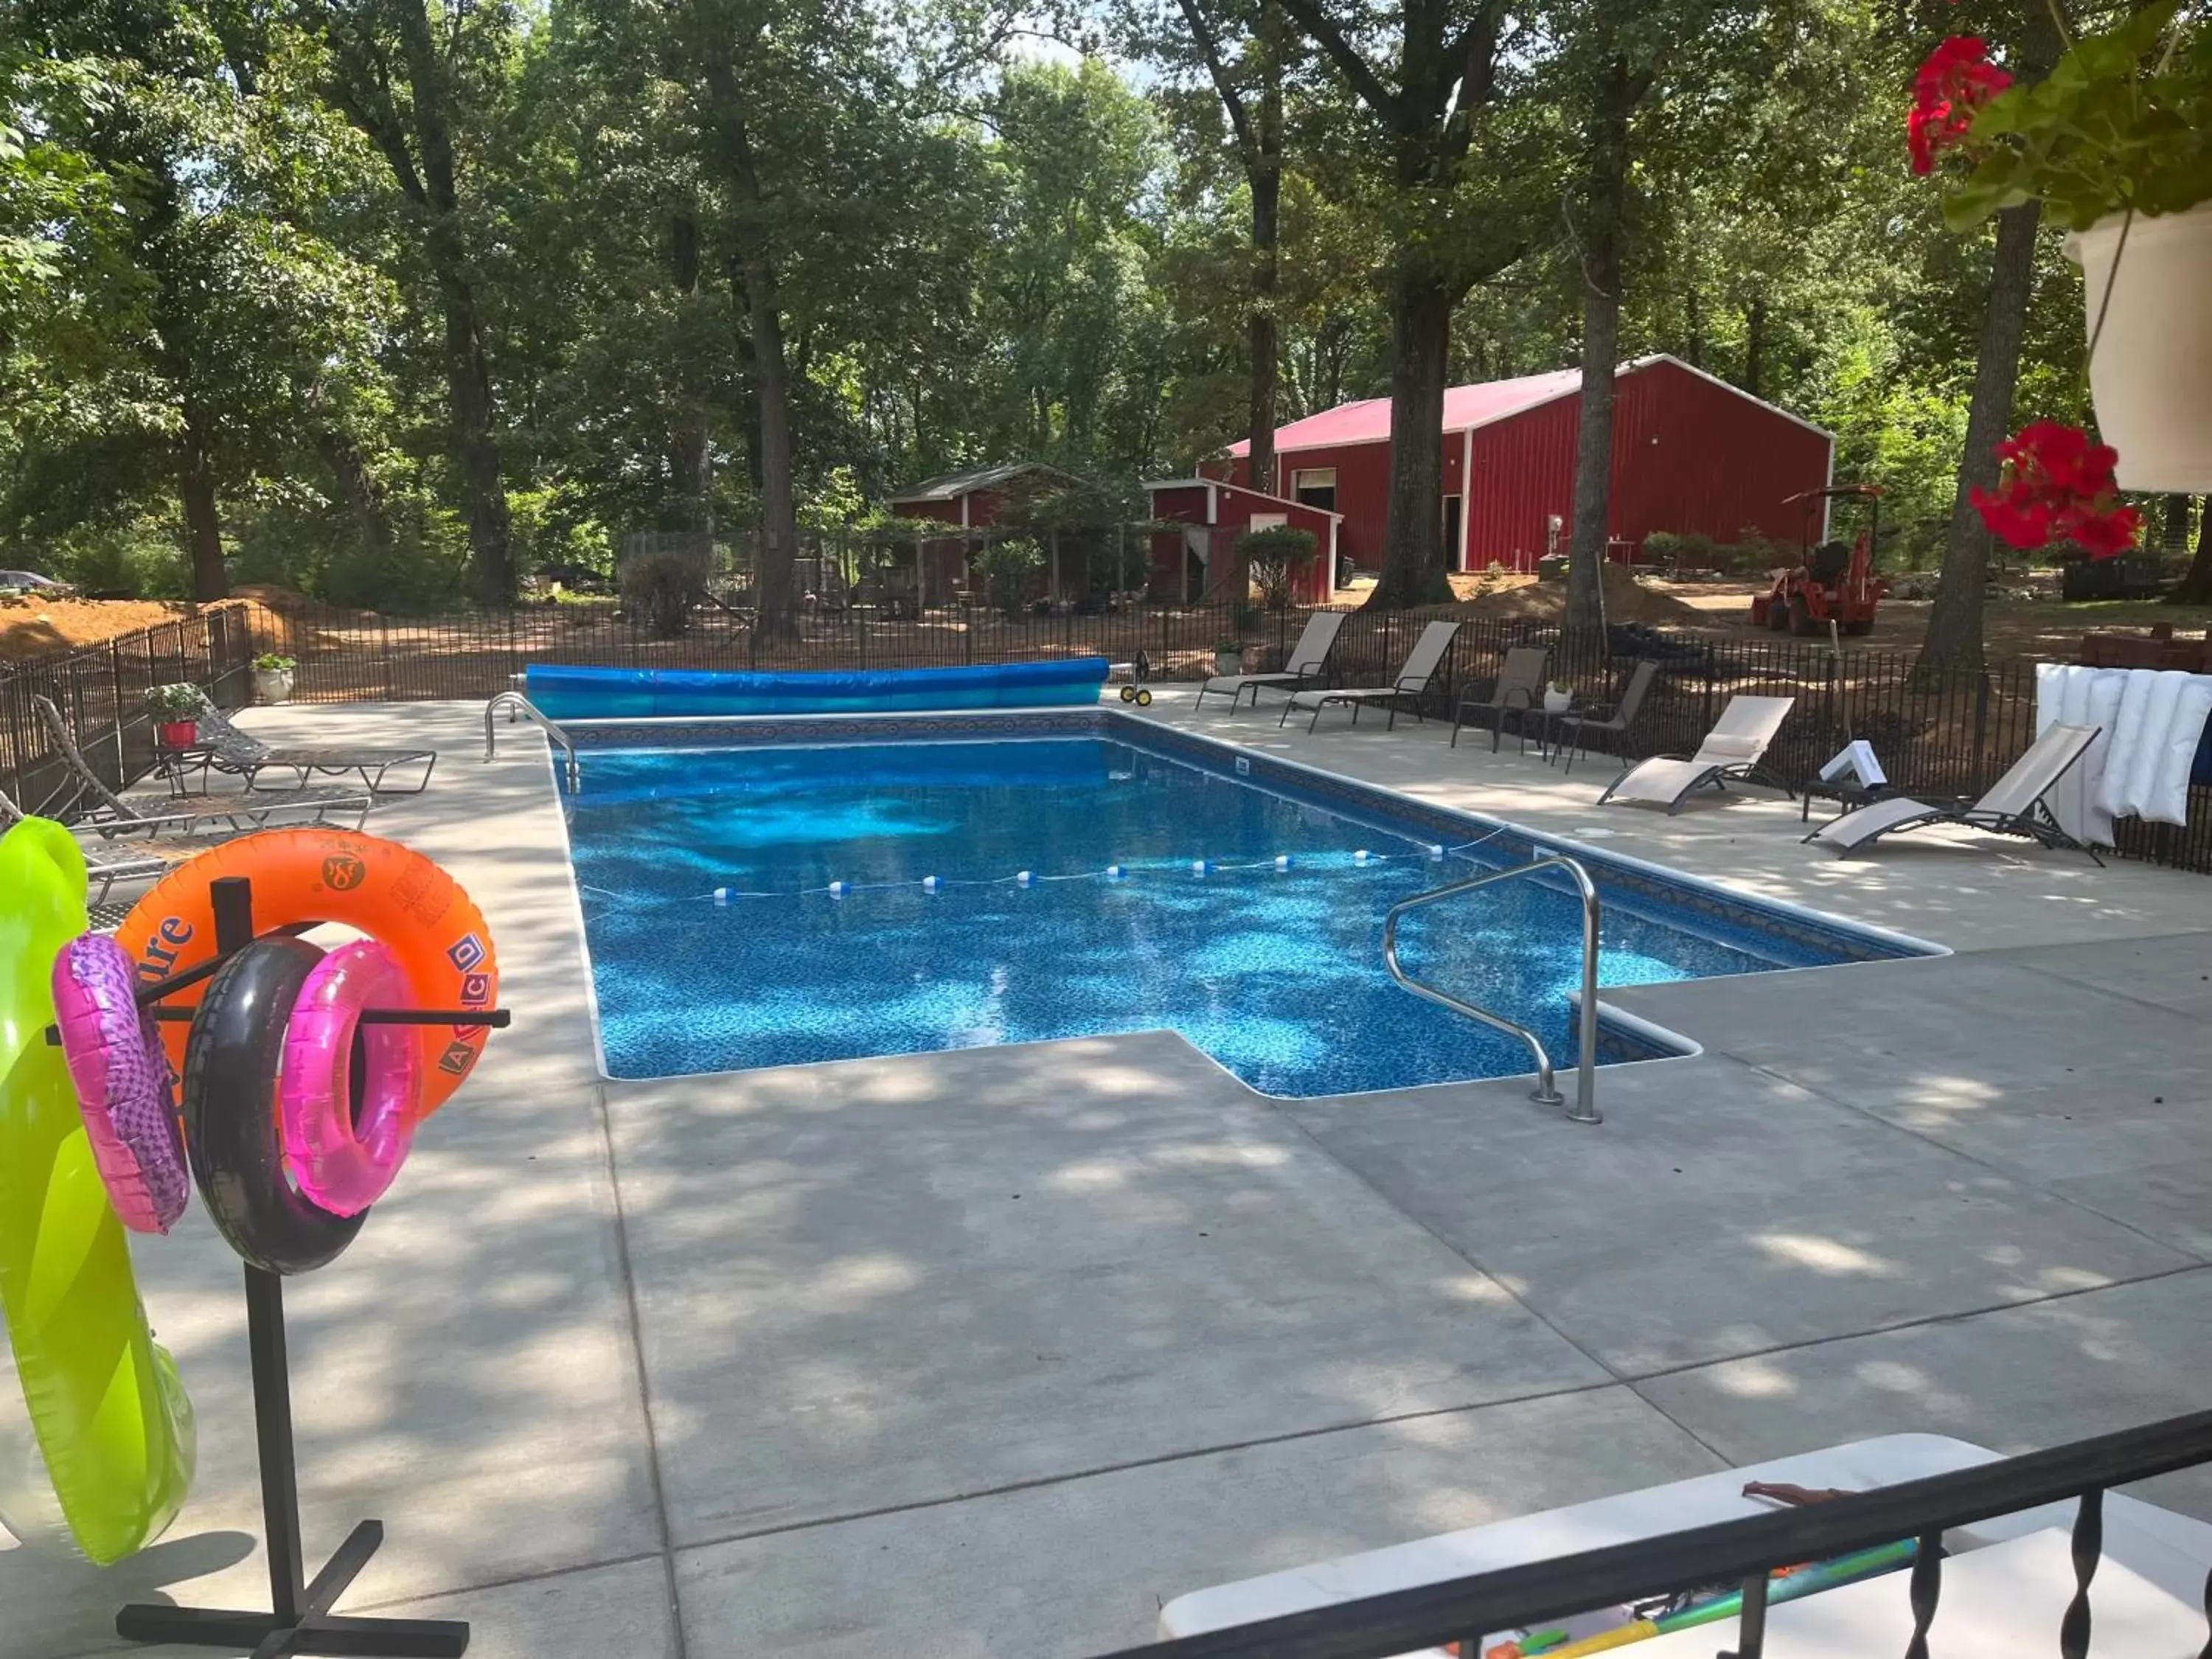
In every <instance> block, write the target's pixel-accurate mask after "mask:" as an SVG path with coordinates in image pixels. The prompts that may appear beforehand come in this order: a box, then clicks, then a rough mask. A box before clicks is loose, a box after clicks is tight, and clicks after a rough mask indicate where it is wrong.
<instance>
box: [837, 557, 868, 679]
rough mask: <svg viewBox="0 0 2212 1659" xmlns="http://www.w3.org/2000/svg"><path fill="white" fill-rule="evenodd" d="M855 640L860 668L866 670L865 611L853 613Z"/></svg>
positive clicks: (866, 629)
mask: <svg viewBox="0 0 2212 1659" xmlns="http://www.w3.org/2000/svg"><path fill="white" fill-rule="evenodd" d="M842 556H843V555H842V553H840V555H839V557H841V558H842ZM853 638H854V641H856V642H857V644H856V647H855V648H856V649H857V650H858V651H859V652H860V666H861V667H862V668H866V666H867V665H868V613H867V611H865V610H861V609H855V610H854V612H853Z"/></svg>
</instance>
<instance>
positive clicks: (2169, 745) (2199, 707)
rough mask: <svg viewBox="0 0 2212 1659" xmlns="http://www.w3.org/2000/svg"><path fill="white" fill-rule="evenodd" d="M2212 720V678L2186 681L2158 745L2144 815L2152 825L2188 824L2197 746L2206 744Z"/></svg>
mask: <svg viewBox="0 0 2212 1659" xmlns="http://www.w3.org/2000/svg"><path fill="white" fill-rule="evenodd" d="M2208 716H2212V677H2208V676H2206V675H2203V674H2190V675H2185V676H2184V678H2183V681H2182V686H2181V692H2180V695H2179V696H2177V697H2176V698H2175V699H2174V704H2173V718H2172V720H2169V721H2168V722H2167V724H2166V738H2165V741H2164V742H2162V743H2160V744H2159V745H2158V765H2157V768H2156V769H2155V770H2154V773H2153V775H2152V779H2151V787H2150V790H2149V793H2148V795H2147V797H2146V798H2145V799H2144V801H2143V805H2142V815H2143V817H2145V818H2147V819H2148V820H2149V821H2150V822H2151V823H2188V822H2189V774H2190V772H2191V769H2193V768H2194V767H2195V766H2196V764H2197V744H2200V743H2202V742H2203V740H2204V721H2205V720H2206V718H2207V717H2208Z"/></svg>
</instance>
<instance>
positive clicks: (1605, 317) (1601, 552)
mask: <svg viewBox="0 0 2212 1659" xmlns="http://www.w3.org/2000/svg"><path fill="white" fill-rule="evenodd" d="M1634 109H1635V87H1634V83H1633V82H1632V81H1631V80H1630V78H1629V73H1628V65H1627V64H1626V62H1625V61H1623V60H1622V59H1620V58H1614V59H1613V61H1612V62H1611V63H1610V64H1607V65H1606V71H1605V78H1604V80H1603V81H1602V82H1600V84H1599V86H1598V88H1597V94H1596V103H1595V107H1594V108H1593V109H1592V112H1591V121H1590V174H1589V208H1588V211H1589V222H1588V223H1587V224H1585V225H1584V226H1583V248H1582V256H1583V257H1582V266H1583V385H1582V398H1581V404H1582V408H1581V415H1580V419H1581V422H1582V425H1581V431H1580V435H1579V436H1578V437H1577V441H1576V444H1575V504H1574V521H1573V526H1572V528H1571V532H1570V535H1569V539H1568V542H1567V631H1568V633H1569V634H1570V635H1576V634H1585V635H1595V634H1596V633H1597V631H1598V630H1600V629H1602V628H1603V627H1604V626H1605V599H1604V592H1603V590H1602V588H1601V583H1602V582H1603V580H1604V565H1605V546H1606V539H1607V529H1608V526H1609V523H1610V520H1611V516H1612V508H1613V367H1614V364H1615V362H1617V361H1618V357H1619V351H1620V252H1621V247H1620V245H1621V239H1622V236H1623V234H1624V229H1623V218H1624V214H1623V207H1624V204H1625V203H1626V197H1627V193H1628V118H1629V116H1630V115H1631V114H1632V112H1634Z"/></svg>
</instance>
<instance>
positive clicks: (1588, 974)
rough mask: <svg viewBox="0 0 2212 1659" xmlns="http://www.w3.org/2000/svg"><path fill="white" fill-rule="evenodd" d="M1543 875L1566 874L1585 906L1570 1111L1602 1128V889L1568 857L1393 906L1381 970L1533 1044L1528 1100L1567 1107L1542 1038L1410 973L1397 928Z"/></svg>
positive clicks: (1573, 1118)
mask: <svg viewBox="0 0 2212 1659" xmlns="http://www.w3.org/2000/svg"><path fill="white" fill-rule="evenodd" d="M1541 870H1564V871H1565V872H1566V873H1567V876H1568V878H1569V879H1570V880H1571V881H1572V882H1573V883H1574V884H1575V887H1576V890H1577V891H1578V892H1579V893H1580V894H1581V896H1582V901H1583V1000H1582V1006H1581V1008H1580V1009H1579V1010H1577V1015H1578V1018H1577V1028H1578V1030H1577V1035H1578V1037H1579V1046H1580V1047H1581V1049H1582V1054H1581V1057H1580V1058H1579V1060H1577V1063H1576V1068H1575V1103H1574V1105H1573V1106H1572V1107H1571V1109H1569V1110H1568V1113H1567V1121H1569V1122H1571V1123H1602V1122H1604V1121H1605V1119H1604V1118H1603V1117H1602V1116H1601V1115H1600V1114H1599V1112H1598V1109H1597V927H1598V903H1597V888H1596V887H1595V885H1594V884H1592V882H1591V881H1590V878H1589V871H1587V870H1585V869H1583V867H1582V866H1581V865H1579V864H1577V862H1576V861H1575V860H1572V859H1571V858H1569V857H1567V856H1566V855H1565V854H1561V853H1553V854H1547V855H1546V856H1544V857H1542V858H1540V859H1531V860H1528V863H1526V864H1516V865H1514V866H1511V867H1510V868H1509V869H1504V870H1492V871H1487V872H1485V873H1484V874H1482V875H1480V876H1473V877H1470V878H1468V879H1467V880H1465V881H1455V882H1453V883H1452V884H1450V885H1449V886H1446V887H1437V888H1431V890H1429V891H1427V892H1425V893H1416V894H1414V895H1413V897H1411V898H1409V899H1401V901H1400V902H1397V903H1396V904H1394V905H1392V906H1391V907H1390V911H1389V915H1386V916H1384V917H1383V966H1384V967H1385V968H1387V969H1389V970H1390V977H1391V978H1392V979H1395V980H1396V981H1398V983H1399V984H1401V985H1402V986H1404V987H1406V989H1407V990H1408V991H1411V992H1412V993H1413V994H1414V995H1415V996H1417V997H1425V998H1427V999H1428V1000H1430V1001H1431V1002H1433V1003H1436V1004H1438V1005H1439V1006H1443V1007H1446V1008H1449V1009H1450V1010H1451V1011H1452V1012H1454V1013H1455V1014H1464V1015H1466V1016H1467V1017H1468V1018H1469V1019H1477V1020H1480V1021H1481V1022H1482V1023H1483V1024H1485V1025H1488V1026H1490V1027H1492V1028H1493V1029H1494V1030H1500V1031H1503V1032H1504V1033H1505V1034H1506V1035H1507V1036H1517V1037H1519V1038H1520V1039H1521V1041H1522V1042H1525V1043H1527V1044H1528V1052H1529V1053H1530V1054H1534V1056H1535V1057H1536V1087H1535V1089H1534V1091H1533V1092H1532V1093H1531V1094H1530V1095H1529V1098H1530V1099H1531V1100H1533V1101H1534V1102H1536V1103H1537V1104H1538V1105H1540V1106H1564V1105H1565V1104H1566V1097H1565V1095H1563V1094H1561V1093H1560V1092H1559V1085H1558V1083H1557V1081H1556V1080H1555V1079H1553V1075H1552V1056H1551V1055H1550V1054H1549V1053H1547V1051H1546V1049H1545V1048H1544V1042H1543V1039H1542V1038H1541V1037H1539V1036H1537V1035H1536V1034H1535V1033H1534V1031H1532V1030H1529V1029H1528V1027H1527V1026H1525V1025H1522V1024H1519V1023H1517V1022H1516V1021H1514V1020H1510V1019H1507V1018H1504V1016H1503V1015H1501V1014H1494V1013H1492V1012H1490V1011H1489V1010H1488V1009H1487V1008H1478V1007H1476V1006H1474V1004H1473V1003H1471V1002H1468V1001H1464V1000H1462V999H1461V998H1458V997H1455V996H1454V995H1452V994H1451V993H1450V992H1449V991H1440V990H1438V989H1437V987H1435V986H1433V985H1425V984H1423V983H1422V982H1421V981H1419V980H1417V979H1415V978H1414V977H1413V975H1411V974H1408V973H1407V971H1406V969H1405V968H1404V967H1403V966H1402V965H1401V963H1399V961H1398V923H1399V922H1400V921H1401V920H1403V919H1404V917H1405V916H1406V915H1407V913H1408V912H1410V911H1413V910H1418V909H1419V908H1422V907H1423V906H1425V905H1430V904H1436V903H1438V902H1441V901H1443V900H1444V899H1448V898H1457V897H1458V896H1460V895H1461V894H1462V893H1472V892H1474V890H1476V889H1477V888H1481V887H1488V886H1490V885H1491V884H1492V883H1494V882H1500V881H1510V880H1511V879H1512V878H1514V877H1516V876H1533V875H1534V874H1535V873H1537V872H1539V871H1541Z"/></svg>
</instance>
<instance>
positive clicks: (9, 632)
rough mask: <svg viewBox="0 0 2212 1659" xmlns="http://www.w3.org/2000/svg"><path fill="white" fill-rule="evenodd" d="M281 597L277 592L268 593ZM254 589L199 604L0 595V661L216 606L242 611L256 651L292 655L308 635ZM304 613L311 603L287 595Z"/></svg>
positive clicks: (66, 648)
mask: <svg viewBox="0 0 2212 1659" xmlns="http://www.w3.org/2000/svg"><path fill="white" fill-rule="evenodd" d="M270 591H272V592H277V593H283V592H284V591H285V590H283V589H282V588H277V589H273V590H270ZM290 598H291V599H293V600H295V601H296V603H297V605H299V606H300V607H301V608H302V609H304V608H307V607H309V606H310V605H311V603H312V602H311V601H309V600H307V599H301V598H300V597H299V595H297V594H292V595H290ZM218 606H222V607H229V608H232V609H237V610H242V611H245V612H246V626H247V627H248V629H251V630H252V638H253V648H254V649H255V650H256V651H294V652H296V650H297V649H298V647H301V646H303V645H306V644H308V643H310V642H312V641H313V638H314V637H315V636H314V634H313V630H312V629H309V628H308V627H307V626H306V625H305V623H303V622H302V621H301V619H300V618H299V617H298V616H297V615H296V614H294V615H288V614H286V613H285V612H283V611H279V610H278V609H276V607H274V606H272V605H269V604H268V603H266V602H265V601H264V600H262V599H260V598H258V590H252V591H249V592H247V593H245V594H241V595H240V597H237V598H234V599H224V600H222V601H219V602H218V605H210V606H201V605H194V604H192V603H191V601H190V600H186V599H70V598H64V597H62V596H59V595H54V594H38V593H0V660H9V661H15V662H27V661H29V660H30V659H32V658H33V657H50V656H54V655H58V654H59V653H65V652H70V651H76V650H81V649H82V648H83V647H86V646H88V645H99V644H100V643H101V642H102V641H107V640H112V639H116V638H118V637H120V636H122V635H126V634H141V633H143V632H145V631H146V630H147V629H149V628H160V627H162V626H163V625H165V624H166V623H176V622H184V621H186V620H188V619H190V618H191V617H196V616H197V615H199V614H200V612H201V611H203V610H214V609H216V608H218Z"/></svg>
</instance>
